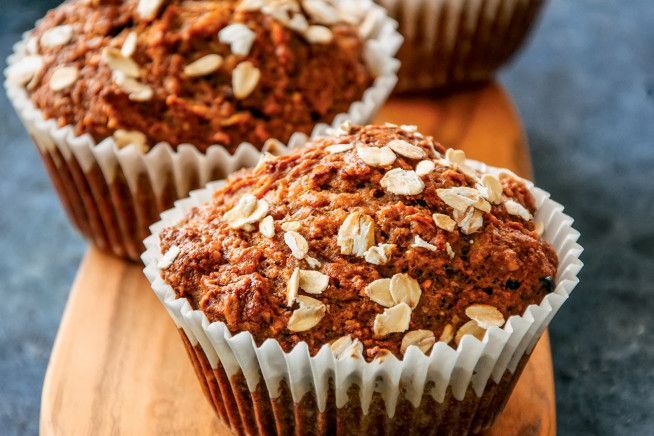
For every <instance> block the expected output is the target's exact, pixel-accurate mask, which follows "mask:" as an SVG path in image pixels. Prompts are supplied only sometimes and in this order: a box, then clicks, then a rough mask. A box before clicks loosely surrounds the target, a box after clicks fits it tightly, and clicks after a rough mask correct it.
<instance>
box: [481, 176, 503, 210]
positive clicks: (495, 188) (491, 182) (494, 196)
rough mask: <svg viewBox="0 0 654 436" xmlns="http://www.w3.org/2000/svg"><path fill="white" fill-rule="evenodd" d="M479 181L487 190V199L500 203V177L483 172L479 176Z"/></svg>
mask: <svg viewBox="0 0 654 436" xmlns="http://www.w3.org/2000/svg"><path fill="white" fill-rule="evenodd" d="M481 182H482V183H483V184H484V186H485V187H486V189H487V190H488V201H490V202H491V203H493V204H500V203H501V202H502V191H503V189H502V184H501V183H500V179H498V178H497V176H496V175H494V174H484V175H483V176H481Z"/></svg>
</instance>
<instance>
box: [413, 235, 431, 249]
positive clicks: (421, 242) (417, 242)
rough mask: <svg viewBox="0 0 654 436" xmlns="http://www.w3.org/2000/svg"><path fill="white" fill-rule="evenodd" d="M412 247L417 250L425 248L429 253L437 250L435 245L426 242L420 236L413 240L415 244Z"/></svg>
mask: <svg viewBox="0 0 654 436" xmlns="http://www.w3.org/2000/svg"><path fill="white" fill-rule="evenodd" d="M411 246H412V247H416V248H425V249H427V250H429V251H436V250H437V248H436V246H435V245H432V244H430V243H429V242H427V241H425V240H424V239H422V238H421V237H420V235H415V237H414V238H413V244H411Z"/></svg>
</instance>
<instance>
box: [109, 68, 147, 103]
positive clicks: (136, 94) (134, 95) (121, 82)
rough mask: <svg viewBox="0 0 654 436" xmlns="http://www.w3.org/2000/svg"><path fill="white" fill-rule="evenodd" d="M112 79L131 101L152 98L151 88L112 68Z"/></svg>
mask: <svg viewBox="0 0 654 436" xmlns="http://www.w3.org/2000/svg"><path fill="white" fill-rule="evenodd" d="M112 79H113V81H114V83H115V84H116V85H118V87H119V88H120V89H121V90H122V91H123V92H124V93H125V94H127V95H128V97H129V99H130V100H132V101H148V100H150V99H151V98H152V95H153V91H152V88H150V87H149V86H148V85H146V84H144V83H141V82H139V81H138V80H135V79H133V78H131V77H129V76H127V75H126V74H125V73H123V72H122V71H118V70H114V74H113V75H112Z"/></svg>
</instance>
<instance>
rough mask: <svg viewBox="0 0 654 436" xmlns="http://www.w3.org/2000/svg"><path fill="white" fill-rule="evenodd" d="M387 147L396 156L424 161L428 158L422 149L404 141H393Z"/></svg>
mask: <svg viewBox="0 0 654 436" xmlns="http://www.w3.org/2000/svg"><path fill="white" fill-rule="evenodd" d="M386 145H387V146H388V147H389V148H390V149H391V150H393V151H394V152H395V153H396V154H399V155H400V156H404V157H406V158H409V159H423V158H425V157H426V156H427V154H426V153H425V151H424V150H423V149H422V148H420V147H418V146H417V145H413V144H411V143H410V142H407V141H405V140H403V139H393V140H392V141H390V142H389V143H388V144H386Z"/></svg>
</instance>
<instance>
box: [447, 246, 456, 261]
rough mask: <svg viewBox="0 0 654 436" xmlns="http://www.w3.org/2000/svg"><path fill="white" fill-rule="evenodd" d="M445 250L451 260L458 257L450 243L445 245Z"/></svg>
mask: <svg viewBox="0 0 654 436" xmlns="http://www.w3.org/2000/svg"><path fill="white" fill-rule="evenodd" d="M445 250H446V251H447V255H448V256H450V259H454V256H456V253H455V252H454V250H453V249H452V246H451V245H450V243H449V242H446V243H445Z"/></svg>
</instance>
